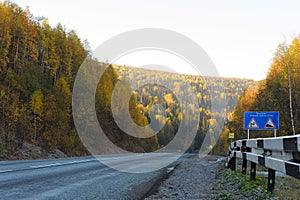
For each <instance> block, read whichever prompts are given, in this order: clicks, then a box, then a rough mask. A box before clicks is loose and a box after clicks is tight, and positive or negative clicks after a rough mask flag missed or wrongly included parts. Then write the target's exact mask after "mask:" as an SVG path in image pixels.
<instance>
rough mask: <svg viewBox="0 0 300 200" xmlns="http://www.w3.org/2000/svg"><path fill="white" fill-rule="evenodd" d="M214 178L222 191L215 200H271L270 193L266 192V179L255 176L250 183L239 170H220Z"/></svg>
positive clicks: (247, 177) (246, 176)
mask: <svg viewBox="0 0 300 200" xmlns="http://www.w3.org/2000/svg"><path fill="white" fill-rule="evenodd" d="M216 178H217V179H218V180H219V183H218V184H219V187H220V188H222V190H223V192H221V193H220V194H219V195H218V197H217V198H216V199H272V195H271V193H269V192H268V191H267V190H266V185H267V179H266V177H263V176H257V178H256V180H255V181H250V180H249V176H248V175H244V174H242V173H241V171H240V170H239V169H237V170H236V171H231V170H229V169H224V168H223V169H222V168H220V169H219V171H218V173H217V174H216Z"/></svg>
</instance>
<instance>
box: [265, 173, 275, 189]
mask: <svg viewBox="0 0 300 200" xmlns="http://www.w3.org/2000/svg"><path fill="white" fill-rule="evenodd" d="M275 173H276V171H275V170H273V169H268V188H267V190H268V191H269V192H272V191H273V190H274V187H275Z"/></svg>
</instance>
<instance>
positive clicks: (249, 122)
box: [244, 111, 279, 139]
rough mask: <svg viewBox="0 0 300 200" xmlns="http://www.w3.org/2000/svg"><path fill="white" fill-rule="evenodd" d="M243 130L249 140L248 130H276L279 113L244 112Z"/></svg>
mask: <svg viewBox="0 0 300 200" xmlns="http://www.w3.org/2000/svg"><path fill="white" fill-rule="evenodd" d="M244 129H245V130H247V132H248V139H249V138H250V130H274V137H276V130H278V129H279V112H261V111H260V112H244Z"/></svg>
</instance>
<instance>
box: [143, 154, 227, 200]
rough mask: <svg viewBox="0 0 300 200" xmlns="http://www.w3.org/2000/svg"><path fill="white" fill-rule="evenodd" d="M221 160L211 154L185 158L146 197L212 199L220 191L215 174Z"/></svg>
mask: <svg viewBox="0 0 300 200" xmlns="http://www.w3.org/2000/svg"><path fill="white" fill-rule="evenodd" d="M221 161H222V157H219V156H212V155H209V156H207V157H205V158H202V159H199V158H198V155H194V156H192V157H190V158H187V159H185V160H184V161H183V162H181V163H180V164H179V165H178V166H177V167H176V169H174V171H172V172H171V174H170V176H169V177H168V178H167V179H165V180H163V181H162V182H161V184H160V186H159V187H158V189H157V191H156V192H154V193H153V194H152V195H150V196H148V197H147V198H146V199H214V198H215V197H216V196H217V195H218V193H219V192H220V190H219V189H217V188H219V187H216V184H217V182H218V181H217V180H216V178H215V176H216V173H217V171H218V164H219V162H221Z"/></svg>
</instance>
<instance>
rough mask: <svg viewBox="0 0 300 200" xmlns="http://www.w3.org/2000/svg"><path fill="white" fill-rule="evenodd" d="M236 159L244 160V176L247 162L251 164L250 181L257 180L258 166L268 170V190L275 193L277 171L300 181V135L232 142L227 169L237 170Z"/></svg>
mask: <svg viewBox="0 0 300 200" xmlns="http://www.w3.org/2000/svg"><path fill="white" fill-rule="evenodd" d="M236 158H240V159H242V160H243V162H242V173H243V174H246V172H247V162H248V161H249V162H250V163H251V165H250V167H251V169H250V180H255V177H256V165H257V164H259V165H262V166H265V167H266V168H268V187H267V189H268V191H273V190H274V187H275V172H276V171H279V172H282V173H284V174H287V175H289V176H292V177H294V178H297V179H300V135H295V136H285V137H276V138H256V139H248V140H247V139H244V140H238V141H235V142H232V143H231V144H230V146H229V148H228V152H227V162H226V167H228V168H231V169H232V170H235V168H236Z"/></svg>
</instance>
